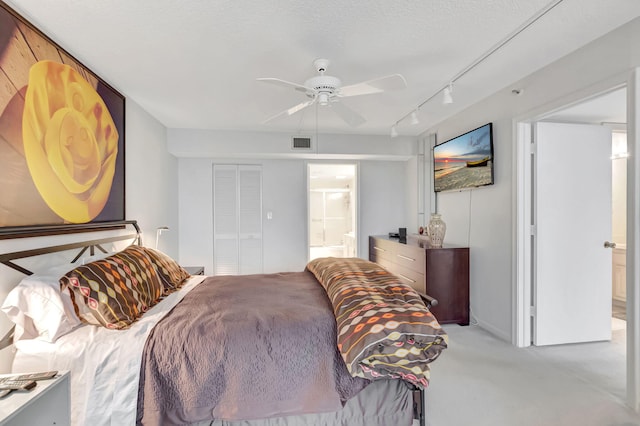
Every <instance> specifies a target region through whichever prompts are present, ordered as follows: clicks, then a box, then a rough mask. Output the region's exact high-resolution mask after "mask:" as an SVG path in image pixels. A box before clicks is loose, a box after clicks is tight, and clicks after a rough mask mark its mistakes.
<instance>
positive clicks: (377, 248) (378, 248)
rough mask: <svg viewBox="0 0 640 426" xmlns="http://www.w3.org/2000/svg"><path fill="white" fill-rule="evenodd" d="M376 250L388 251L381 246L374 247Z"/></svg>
mask: <svg viewBox="0 0 640 426" xmlns="http://www.w3.org/2000/svg"><path fill="white" fill-rule="evenodd" d="M373 249H374V250H378V251H386V250H385V249H381V248H380V247H375V246H374V247H373Z"/></svg>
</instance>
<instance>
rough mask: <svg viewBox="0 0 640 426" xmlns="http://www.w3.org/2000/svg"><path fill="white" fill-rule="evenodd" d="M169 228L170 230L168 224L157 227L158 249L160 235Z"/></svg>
mask: <svg viewBox="0 0 640 426" xmlns="http://www.w3.org/2000/svg"><path fill="white" fill-rule="evenodd" d="M168 230H169V227H168V226H161V227H159V228H157V229H156V247H155V249H156V250H157V249H158V242H159V241H160V235H162V233H163V232H164V231H168Z"/></svg>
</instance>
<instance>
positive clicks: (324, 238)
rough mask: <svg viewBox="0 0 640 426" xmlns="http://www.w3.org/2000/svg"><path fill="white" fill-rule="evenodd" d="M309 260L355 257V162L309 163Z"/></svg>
mask: <svg viewBox="0 0 640 426" xmlns="http://www.w3.org/2000/svg"><path fill="white" fill-rule="evenodd" d="M307 167H308V170H307V176H308V191H307V201H308V227H307V228H308V230H309V236H308V241H309V260H313V259H316V258H318V257H355V256H356V253H357V252H358V250H357V246H356V244H357V243H356V242H357V241H358V238H357V220H356V218H357V217H358V214H357V205H358V203H357V179H356V177H357V165H356V164H328V163H309V164H308V165H307Z"/></svg>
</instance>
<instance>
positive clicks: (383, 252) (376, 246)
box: [369, 238, 397, 262]
mask: <svg viewBox="0 0 640 426" xmlns="http://www.w3.org/2000/svg"><path fill="white" fill-rule="evenodd" d="M395 246H397V244H396V243H393V242H391V241H386V240H381V239H377V238H371V239H370V240H369V258H370V259H371V260H373V261H374V262H376V261H377V260H378V259H385V260H388V261H390V262H393V261H394V260H395V259H394V253H395V248H396V247H395Z"/></svg>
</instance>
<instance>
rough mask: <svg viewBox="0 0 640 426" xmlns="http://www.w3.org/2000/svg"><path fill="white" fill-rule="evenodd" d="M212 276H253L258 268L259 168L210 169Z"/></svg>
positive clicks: (260, 266)
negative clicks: (212, 244) (211, 180)
mask: <svg viewBox="0 0 640 426" xmlns="http://www.w3.org/2000/svg"><path fill="white" fill-rule="evenodd" d="M213 242H214V248H213V257H214V258H213V266H214V274H215V275H237V274H257V273H261V272H262V270H263V264H262V168H261V166H253V165H232V164H214V166H213Z"/></svg>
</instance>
